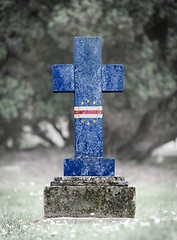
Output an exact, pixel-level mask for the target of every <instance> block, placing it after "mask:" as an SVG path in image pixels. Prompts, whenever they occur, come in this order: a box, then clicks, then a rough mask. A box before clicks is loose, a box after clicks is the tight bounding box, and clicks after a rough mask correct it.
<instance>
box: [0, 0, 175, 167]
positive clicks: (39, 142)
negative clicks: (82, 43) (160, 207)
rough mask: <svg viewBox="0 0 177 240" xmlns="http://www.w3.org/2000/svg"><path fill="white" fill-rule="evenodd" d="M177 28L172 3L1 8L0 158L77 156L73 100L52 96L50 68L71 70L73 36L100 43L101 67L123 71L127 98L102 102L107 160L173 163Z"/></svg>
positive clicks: (17, 1)
mask: <svg viewBox="0 0 177 240" xmlns="http://www.w3.org/2000/svg"><path fill="white" fill-rule="evenodd" d="M176 26H177V2H176V1H175V0H151V1H142V0H136V1H131V0H122V1H116V0H102V1H101V0H82V1H81V0H73V1H67V0H63V1H59V0H38V1H37V0H26V1H23V0H2V1H1V2H0V152H1V156H2V155H3V154H4V153H9V152H14V151H18V152H19V151H26V150H29V149H33V148H40V149H42V151H43V149H46V148H47V149H49V148H51V147H52V148H54V147H56V149H58V150H57V151H59V152H61V151H63V150H62V149H64V151H66V152H67V151H69V152H71V153H74V118H73V104H74V101H73V97H74V96H73V94H71V93H70V94H67V93H66V94H64V93H63V94H61V93H60V94H53V93H52V64H69V63H71V64H72V63H73V38H74V37H75V36H100V37H102V55H103V64H113V63H117V64H123V65H124V92H123V93H107V94H104V95H103V114H104V118H103V124H104V154H105V155H107V156H112V157H115V156H118V160H135V161H136V162H142V161H143V160H145V159H147V158H149V157H151V158H152V157H153V156H156V160H157V161H163V158H164V156H168V155H170V152H171V153H172V154H171V156H172V157H174V158H175V159H177V150H176V149H177V146H176V145H177V144H176V143H175V139H176V137H177V68H176V66H177V34H176V30H177V28H176ZM168 142H170V143H168ZM165 143H168V144H167V145H166V146H165V148H160V150H159V149H158V150H155V151H153V150H154V149H156V148H157V147H160V146H162V145H163V144H165ZM164 149H167V150H166V151H165V150H164ZM169 149H171V150H169ZM152 151H153V154H152ZM159 151H160V153H162V152H163V151H164V152H163V153H164V154H161V155H160V156H159ZM70 157H71V156H70ZM9 158H10V157H9Z"/></svg>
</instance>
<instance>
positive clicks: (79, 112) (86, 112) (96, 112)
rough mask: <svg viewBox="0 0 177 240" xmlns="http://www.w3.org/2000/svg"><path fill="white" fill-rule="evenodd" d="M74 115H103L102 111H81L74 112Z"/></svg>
mask: <svg viewBox="0 0 177 240" xmlns="http://www.w3.org/2000/svg"><path fill="white" fill-rule="evenodd" d="M74 114H102V110H79V111H74Z"/></svg>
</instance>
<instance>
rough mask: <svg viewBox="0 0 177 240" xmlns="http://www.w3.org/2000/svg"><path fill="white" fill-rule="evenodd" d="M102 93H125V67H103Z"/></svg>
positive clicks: (112, 65)
mask: <svg viewBox="0 0 177 240" xmlns="http://www.w3.org/2000/svg"><path fill="white" fill-rule="evenodd" d="M102 91H103V92H123V65H122V64H103V65H102Z"/></svg>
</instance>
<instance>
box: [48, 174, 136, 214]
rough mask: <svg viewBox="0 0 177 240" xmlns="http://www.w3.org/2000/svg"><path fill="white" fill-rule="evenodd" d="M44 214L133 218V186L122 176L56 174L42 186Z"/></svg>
mask: <svg viewBox="0 0 177 240" xmlns="http://www.w3.org/2000/svg"><path fill="white" fill-rule="evenodd" d="M44 215H45V217H47V218H53V217H98V218H99V217H102V218H110V217H111V218H133V217H134V216H135V188H134V187H129V186H128V182H127V181H125V179H124V177H93V176H92V177H90V176H87V177H84V176H83V177H73V176H72V177H69V176H64V177H56V178H54V181H52V182H51V184H50V186H46V187H45V189H44Z"/></svg>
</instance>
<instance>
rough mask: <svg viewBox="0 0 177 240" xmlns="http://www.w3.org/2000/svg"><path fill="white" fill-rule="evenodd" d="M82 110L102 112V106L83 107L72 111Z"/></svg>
mask: <svg viewBox="0 0 177 240" xmlns="http://www.w3.org/2000/svg"><path fill="white" fill-rule="evenodd" d="M79 110H80V111H82V110H102V106H85V107H74V111H79Z"/></svg>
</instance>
